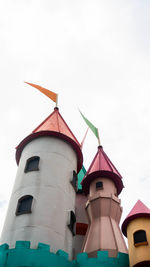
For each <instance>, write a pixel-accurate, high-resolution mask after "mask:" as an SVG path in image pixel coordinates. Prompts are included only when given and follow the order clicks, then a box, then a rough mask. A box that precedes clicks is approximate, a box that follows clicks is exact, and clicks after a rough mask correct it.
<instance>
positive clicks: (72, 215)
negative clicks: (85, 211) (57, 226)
mask: <svg viewBox="0 0 150 267" xmlns="http://www.w3.org/2000/svg"><path fill="white" fill-rule="evenodd" d="M75 222H76V216H75V213H74V212H73V211H72V210H71V211H70V213H69V224H68V227H69V229H70V231H71V233H72V234H73V235H75V232H74V224H75Z"/></svg>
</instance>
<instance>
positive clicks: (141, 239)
mask: <svg viewBox="0 0 150 267" xmlns="http://www.w3.org/2000/svg"><path fill="white" fill-rule="evenodd" d="M133 238H134V245H135V246H139V245H147V244H148V242H147V238H146V232H145V231H144V230H139V231H136V232H135V233H134V234H133Z"/></svg>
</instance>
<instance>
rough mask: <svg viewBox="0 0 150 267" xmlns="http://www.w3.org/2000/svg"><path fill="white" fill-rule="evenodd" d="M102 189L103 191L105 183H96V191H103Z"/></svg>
mask: <svg viewBox="0 0 150 267" xmlns="http://www.w3.org/2000/svg"><path fill="white" fill-rule="evenodd" d="M101 189H103V182H100V181H99V182H97V183H96V190H101Z"/></svg>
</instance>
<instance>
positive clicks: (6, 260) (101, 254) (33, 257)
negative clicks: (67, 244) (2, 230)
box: [0, 241, 129, 267]
mask: <svg viewBox="0 0 150 267" xmlns="http://www.w3.org/2000/svg"><path fill="white" fill-rule="evenodd" d="M0 267H129V260H128V254H124V253H118V257H117V258H109V257H108V252H107V251H98V253H97V258H88V255H87V253H81V254H78V255H77V258H76V260H73V261H69V260H68V254H67V253H66V252H64V251H62V250H58V251H57V253H56V254H55V253H52V252H50V247H49V245H46V244H43V243H39V244H38V247H37V249H31V248H30V242H29V241H17V242H16V247H15V248H13V249H9V246H8V245H7V244H3V245H1V246H0Z"/></svg>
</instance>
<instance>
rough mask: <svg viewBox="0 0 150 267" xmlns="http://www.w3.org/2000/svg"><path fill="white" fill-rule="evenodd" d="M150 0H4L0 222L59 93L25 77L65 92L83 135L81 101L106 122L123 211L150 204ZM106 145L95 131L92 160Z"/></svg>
mask: <svg viewBox="0 0 150 267" xmlns="http://www.w3.org/2000/svg"><path fill="white" fill-rule="evenodd" d="M149 14H150V1H149V0H113V1H112V0H101V1H99V0H85V1H84V0H76V1H75V0H55V1H52V0H22V1H20V0H11V1H9V0H1V1H0V73H1V75H0V83H1V89H0V93H1V97H0V121H1V131H0V147H1V150H0V162H1V177H0V229H1V228H2V225H3V221H4V217H5V212H6V209H7V205H8V200H9V198H10V194H11V190H12V186H13V183H14V180H15V175H16V171H17V166H16V162H15V147H16V146H17V145H18V143H19V142H20V141H21V140H22V139H23V138H24V137H26V136H27V135H28V134H30V133H31V131H32V130H33V129H34V128H35V127H36V126H38V125H39V123H41V122H42V121H43V120H44V119H45V117H47V116H48V115H49V114H50V113H51V112H52V111H53V108H54V105H53V102H51V101H50V100H49V99H48V98H47V97H45V96H44V95H42V94H40V92H38V91H37V90H36V89H34V88H32V87H29V86H27V85H26V84H24V83H23V81H28V82H33V83H36V84H39V85H41V86H43V87H46V88H47V89H50V90H53V91H56V92H58V93H59V108H60V113H61V114H62V116H63V117H64V119H65V120H66V122H67V123H68V125H69V126H70V128H71V129H72V131H73V132H74V134H75V135H76V137H77V138H78V140H79V141H81V140H82V138H83V135H84V133H85V131H86V128H87V127H86V125H85V123H84V121H83V119H82V118H81V116H80V114H79V112H78V108H80V109H81V111H82V112H83V114H84V115H85V116H86V117H87V118H88V119H89V120H90V121H91V122H92V123H93V124H94V125H95V126H96V127H98V128H99V131H100V137H101V141H102V145H103V147H104V151H105V152H106V153H107V155H108V157H109V158H110V159H111V161H112V162H113V163H114V165H115V166H116V168H117V169H118V171H119V172H120V173H121V174H122V176H123V178H124V179H123V181H124V185H125V189H124V190H123V193H122V194H121V195H120V197H121V199H122V206H123V209H124V212H123V216H122V219H123V218H125V216H126V215H127V214H128V212H129V211H130V210H131V208H132V207H133V205H134V204H135V202H136V201H137V200H138V199H141V200H142V201H143V202H144V203H145V204H146V205H147V206H149V207H150V193H149V191H150V34H149V32H150V16H149ZM96 152H97V140H96V138H95V137H94V135H93V134H92V133H90V132H89V133H88V136H87V139H86V142H85V146H84V149H83V153H84V164H85V167H86V168H88V166H89V164H90V163H91V161H92V159H93V157H94V155H95V153H96Z"/></svg>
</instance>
